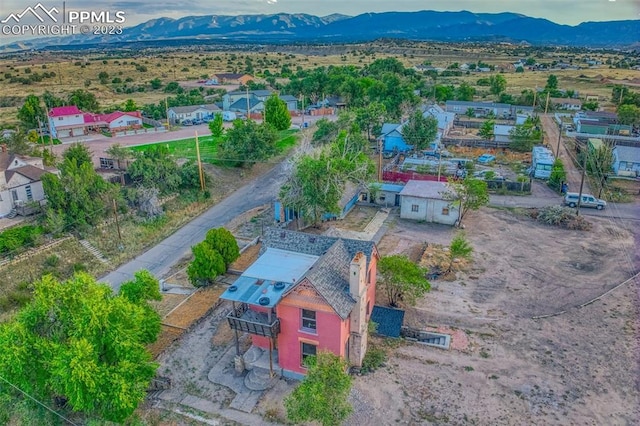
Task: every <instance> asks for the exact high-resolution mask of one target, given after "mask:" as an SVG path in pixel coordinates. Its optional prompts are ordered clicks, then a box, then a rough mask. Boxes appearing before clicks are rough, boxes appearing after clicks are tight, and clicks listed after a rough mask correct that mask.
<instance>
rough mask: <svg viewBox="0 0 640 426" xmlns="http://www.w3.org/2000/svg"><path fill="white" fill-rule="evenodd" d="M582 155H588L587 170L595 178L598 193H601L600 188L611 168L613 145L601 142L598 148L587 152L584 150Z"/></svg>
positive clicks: (602, 186)
mask: <svg viewBox="0 0 640 426" xmlns="http://www.w3.org/2000/svg"><path fill="white" fill-rule="evenodd" d="M583 155H588V157H587V171H588V172H590V173H591V174H592V175H593V177H594V178H595V179H596V181H597V182H598V188H599V189H600V193H602V189H603V188H604V185H605V183H606V182H607V179H608V178H609V175H610V174H611V171H612V170H613V147H611V146H610V145H609V144H603V145H602V146H601V147H599V148H598V149H595V150H593V151H591V152H589V153H586V152H585V153H583ZM598 196H600V195H598Z"/></svg>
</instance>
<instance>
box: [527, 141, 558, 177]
mask: <svg viewBox="0 0 640 426" xmlns="http://www.w3.org/2000/svg"><path fill="white" fill-rule="evenodd" d="M554 160H555V158H554V157H553V152H551V150H550V149H548V148H546V147H544V146H534V147H533V150H532V151H531V176H533V177H534V178H536V179H549V177H550V176H551V169H552V168H553V162H554Z"/></svg>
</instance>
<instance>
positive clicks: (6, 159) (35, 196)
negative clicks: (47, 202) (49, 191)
mask: <svg viewBox="0 0 640 426" xmlns="http://www.w3.org/2000/svg"><path fill="white" fill-rule="evenodd" d="M46 172H47V170H46V169H45V167H44V165H43V163H42V158H34V157H26V156H21V155H15V154H9V153H8V152H7V150H6V145H2V146H1V151H0V217H3V216H7V215H8V214H10V213H11V211H12V210H13V209H14V208H16V207H20V206H24V205H25V204H27V203H30V202H39V201H42V200H44V190H43V188H42V181H41V180H40V179H41V178H42V175H43V174H45V173H46Z"/></svg>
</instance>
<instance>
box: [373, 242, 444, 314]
mask: <svg viewBox="0 0 640 426" xmlns="http://www.w3.org/2000/svg"><path fill="white" fill-rule="evenodd" d="M378 273H379V274H380V281H379V283H378V285H379V286H380V288H381V289H382V290H383V291H384V292H385V294H386V295H387V299H388V300H389V305H391V306H394V307H397V306H399V303H400V301H403V302H405V303H407V304H409V305H414V304H415V303H416V301H417V299H418V298H420V297H422V296H423V295H424V294H425V293H426V292H428V291H429V289H430V288H431V285H430V284H429V281H427V279H426V274H427V270H426V269H425V268H422V267H420V266H418V265H416V264H415V263H414V262H412V261H411V260H410V259H409V258H408V257H406V256H402V255H393V256H385V257H383V258H381V259H380V261H379V262H378Z"/></svg>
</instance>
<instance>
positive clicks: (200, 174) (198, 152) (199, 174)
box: [196, 131, 204, 192]
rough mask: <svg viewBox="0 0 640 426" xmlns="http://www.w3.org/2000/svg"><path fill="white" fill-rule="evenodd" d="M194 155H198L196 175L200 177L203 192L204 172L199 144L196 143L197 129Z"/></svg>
mask: <svg viewBox="0 0 640 426" xmlns="http://www.w3.org/2000/svg"><path fill="white" fill-rule="evenodd" d="M196 155H197V157H198V176H199V177H200V190H201V191H203V192H204V174H203V173H202V161H200V144H199V143H198V132H197V131H196Z"/></svg>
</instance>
